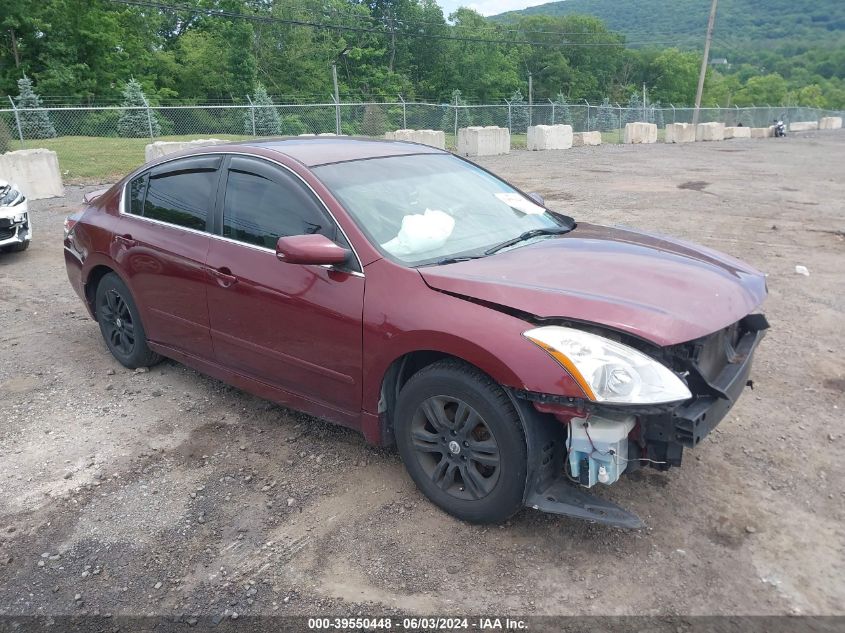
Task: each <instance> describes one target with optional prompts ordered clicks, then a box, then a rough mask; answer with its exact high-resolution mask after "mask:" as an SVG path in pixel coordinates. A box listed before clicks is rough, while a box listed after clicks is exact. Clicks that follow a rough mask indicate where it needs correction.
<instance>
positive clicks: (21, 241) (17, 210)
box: [0, 180, 32, 252]
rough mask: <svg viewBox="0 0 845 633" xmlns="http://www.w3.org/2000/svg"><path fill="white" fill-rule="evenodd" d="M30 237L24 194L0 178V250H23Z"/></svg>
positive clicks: (27, 208) (29, 224)
mask: <svg viewBox="0 0 845 633" xmlns="http://www.w3.org/2000/svg"><path fill="white" fill-rule="evenodd" d="M31 239H32V223H31V222H30V219H29V207H28V205H27V202H26V196H24V195H23V194H22V193H21V192H20V190H19V189H18V188H17V187H16V186H15V185H13V184H10V183H8V182H6V181H5V180H0V251H4V252H10V251H11V252H17V251H25V250H26V249H27V248H29V242H30V240H31Z"/></svg>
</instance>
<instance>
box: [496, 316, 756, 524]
mask: <svg viewBox="0 0 845 633" xmlns="http://www.w3.org/2000/svg"><path fill="white" fill-rule="evenodd" d="M739 325H740V326H741V328H742V330H741V331H742V335H741V336H740V337H739V338H738V339H737V340H736V342H735V343H734V344H728V345H725V354H726V356H727V362H726V363H725V364H724V366H723V367H722V368H721V370H720V371H719V372H718V374H717V375H715V376H711V377H709V378H708V377H706V374H707V372H706V371H704V370H703V369H702V367H701V366H699V365H698V364H697V361H696V360H695V359H690V363H691V364H690V368H691V370H692V371H694V372H695V373H696V379H697V384H696V387H695V389H694V393H695V397H694V398H693V399H691V400H689V401H688V402H685V403H683V404H681V405H670V406H667V407H656V408H649V407H639V408H638V407H606V405H596V404H594V403H589V402H585V401H582V400H577V399H573V398H562V397H556V396H549V395H546V394H537V393H532V392H526V391H521V390H512V391H510V395H511V399H512V402H513V403H514V406H515V407H516V408H517V410H518V411H519V413H520V417H521V418H522V420H523V424H524V425H525V430H526V438H527V442H528V460H529V463H528V476H527V480H526V488H525V497H524V503H525V505H526V506H528V507H531V508H534V509H538V510H542V511H544V512H550V513H553V514H561V515H566V516H572V517H577V518H580V519H586V520H589V521H593V522H596V523H604V524H607V525H612V526H615V527H623V528H641V527H644V524H643V522H642V520H641V519H640V518H639V517H637V516H636V515H634V514H632V513H631V512H628V511H627V510H624V509H623V508H620V507H619V506H617V505H615V504H613V503H612V502H610V501H607V500H605V499H602V498H601V497H598V496H594V495H593V494H591V493H590V492H588V491H587V489H586V488H583V487H579V486H577V485H575V484H573V483H572V482H570V481H569V479H568V478H567V477H566V475H565V471H564V468H565V458H566V425H565V424H563V423H561V422H559V421H551V420H550V419H549V416H548V415H544V414H541V413H539V412H538V411H537V408H536V407H535V406H534V405H535V403H541V404H543V405H557V406H560V407H564V408H566V409H570V410H571V411H572V412H577V415H578V416H579V417H580V416H584V415H585V414H588V413H596V414H599V415H600V414H601V411H602V409H609V408H614V409H615V410H617V411H618V410H621V409H624V410H626V411H627V412H629V413H636V414H637V418H638V422H639V432H638V437H634V436H633V433H632V436H631V437H630V439H629V444H628V451H629V453H628V454H629V460H630V461H629V463H628V468H627V469H626V472H632V471H634V470H637V469H638V468H639V467H640V464H641V463H642V462H640V461H639V459H644V460H650V461H648V462H646V463H649V464H650V465H653V466H655V467H657V468H660V469H663V470H665V469H668V468H669V467H670V466H679V465H680V463H681V455H682V453H683V449H684V448H685V447H686V448H692V447H694V446H696V445H697V444H698V443H699V442H700V441H701V440H702V439H703V438H704V437H706V436H707V434H708V433H710V431H712V430H713V429H714V428H716V426H717V425H718V424H719V422H721V421H722V419H724V417H725V416H726V415H727V413H728V411H730V409H731V407H732V406H733V405H734V404H735V403H736V401H737V400H738V399H739V396H740V395H741V393H742V391H743V389H744V388H745V387H746V386H750V385H751V381H750V380H749V379H748V377H749V375H750V373H751V365H752V362H753V357H754V351H755V350H756V349H757V346H758V345H759V343H760V341H761V340H762V339H763V337H764V336H765V330H766V329H767V328H768V327H769V324H768V322H767V321H766V319H765V317H764V316H763V315H750V316H749V317H746V318H745V319H743V320H742V321H740V323H739ZM720 344H721V342H720ZM658 462H659V463H658Z"/></svg>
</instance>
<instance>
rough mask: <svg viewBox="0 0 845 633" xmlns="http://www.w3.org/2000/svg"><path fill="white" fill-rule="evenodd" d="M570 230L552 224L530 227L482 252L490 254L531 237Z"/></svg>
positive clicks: (561, 233) (560, 233)
mask: <svg viewBox="0 0 845 633" xmlns="http://www.w3.org/2000/svg"><path fill="white" fill-rule="evenodd" d="M571 230H572V229H571V228H568V227H562V226H554V227H549V228H546V229H531V230H530V231H525V233H520V234H519V235H517V236H516V237H514V238H512V239H509V240H505V241H504V242H502V243H501V244H496V246H494V247H492V248H488V249H487V250H486V251H484V254H485V255H492V254H493V253H498V252H499V251H500V250H502V249H503V248H507V247H508V246H513V245H514V244H519V243H520V242H524V241H525V240H530V239H531V238H532V237H538V236H540V235H563V234H564V233H569V232H570V231H571Z"/></svg>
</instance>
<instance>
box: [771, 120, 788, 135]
mask: <svg viewBox="0 0 845 633" xmlns="http://www.w3.org/2000/svg"><path fill="white" fill-rule="evenodd" d="M774 128H775V137H776V138H780V137H782V136H786V124H785V123H784V122H783V119H775V123H774Z"/></svg>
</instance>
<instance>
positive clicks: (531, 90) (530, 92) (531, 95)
mask: <svg viewBox="0 0 845 633" xmlns="http://www.w3.org/2000/svg"><path fill="white" fill-rule="evenodd" d="M533 105H534V79H533V78H532V77H531V71H530V70H529V71H528V125H529V126H530V125H531V112H532V110H534V108H533V107H532V106H533Z"/></svg>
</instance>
